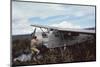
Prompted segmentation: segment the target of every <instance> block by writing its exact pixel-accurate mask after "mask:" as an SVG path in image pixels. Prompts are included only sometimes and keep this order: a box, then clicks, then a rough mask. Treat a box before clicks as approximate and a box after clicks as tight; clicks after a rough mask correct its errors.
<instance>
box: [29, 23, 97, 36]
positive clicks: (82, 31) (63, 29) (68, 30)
mask: <svg viewBox="0 0 100 67" xmlns="http://www.w3.org/2000/svg"><path fill="white" fill-rule="evenodd" d="M31 26H33V27H38V28H45V29H49V30H58V31H62V32H63V31H64V32H72V33H82V34H93V35H95V34H96V32H95V30H86V29H74V28H73V29H72V28H59V27H53V26H45V25H35V24H34V25H31Z"/></svg>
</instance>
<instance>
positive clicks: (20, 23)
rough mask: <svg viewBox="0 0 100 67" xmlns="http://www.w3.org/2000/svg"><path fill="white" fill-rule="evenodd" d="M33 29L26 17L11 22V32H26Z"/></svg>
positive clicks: (15, 33)
mask: <svg viewBox="0 0 100 67" xmlns="http://www.w3.org/2000/svg"><path fill="white" fill-rule="evenodd" d="M32 31H33V29H32V27H31V26H30V23H29V22H28V20H27V19H20V20H17V22H13V23H12V34H13V35H17V34H28V33H31V32H32Z"/></svg>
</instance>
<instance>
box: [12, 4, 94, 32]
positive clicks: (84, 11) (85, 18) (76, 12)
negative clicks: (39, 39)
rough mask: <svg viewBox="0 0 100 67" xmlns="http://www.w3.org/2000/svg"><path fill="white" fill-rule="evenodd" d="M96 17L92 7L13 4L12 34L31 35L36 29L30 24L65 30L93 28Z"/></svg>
mask: <svg viewBox="0 0 100 67" xmlns="http://www.w3.org/2000/svg"><path fill="white" fill-rule="evenodd" d="M94 17H95V8H94V7H90V6H75V5H60V4H46V3H44V4H43V3H31V2H30V3H29V2H12V33H13V34H26V33H30V32H32V31H33V29H34V28H32V27H31V26H30V24H36V23H37V24H41V25H42V24H43V25H44V24H45V25H50V26H56V27H63V28H81V27H82V25H83V27H84V26H87V25H88V26H91V25H92V26H93V25H94V24H95V18H94ZM31 18H32V19H31ZM30 19H31V21H30ZM69 21H70V22H69ZM91 22H92V23H91ZM54 23H55V24H54Z"/></svg>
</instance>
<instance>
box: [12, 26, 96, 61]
mask: <svg viewBox="0 0 100 67" xmlns="http://www.w3.org/2000/svg"><path fill="white" fill-rule="evenodd" d="M30 26H32V27H35V28H34V31H33V32H32V33H31V34H28V35H16V36H13V37H12V39H13V40H17V39H27V38H28V39H30V40H31V38H32V36H37V38H38V37H39V36H41V35H40V34H42V36H41V38H40V39H42V42H43V45H45V46H46V47H47V48H49V49H51V50H52V49H54V48H59V49H60V51H61V56H62V57H63V55H64V52H63V51H65V50H66V47H67V46H73V45H75V44H79V43H82V42H83V43H84V42H85V41H87V40H88V41H91V40H95V37H96V31H95V28H94V27H93V28H84V29H73V28H59V27H53V26H45V25H36V24H32V25H30ZM37 28H40V30H41V31H42V32H41V33H40V34H36V29H37ZM44 29H45V30H46V31H44ZM38 33H39V32H38ZM62 47H63V48H62ZM29 55H31V54H29ZM21 56H23V54H22V55H21ZM21 56H20V57H17V59H18V58H19V60H20V59H21ZM30 57H31V56H30ZM15 60H16V57H15ZM20 61H21V60H20Z"/></svg>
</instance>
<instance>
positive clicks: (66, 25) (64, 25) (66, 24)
mask: <svg viewBox="0 0 100 67" xmlns="http://www.w3.org/2000/svg"><path fill="white" fill-rule="evenodd" d="M51 26H54V27H59V28H81V27H80V26H79V25H75V24H72V23H71V22H67V21H62V22H60V23H57V24H52V25H51Z"/></svg>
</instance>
